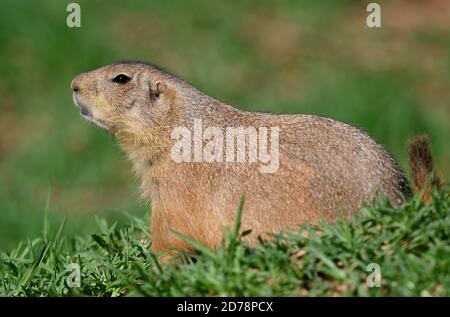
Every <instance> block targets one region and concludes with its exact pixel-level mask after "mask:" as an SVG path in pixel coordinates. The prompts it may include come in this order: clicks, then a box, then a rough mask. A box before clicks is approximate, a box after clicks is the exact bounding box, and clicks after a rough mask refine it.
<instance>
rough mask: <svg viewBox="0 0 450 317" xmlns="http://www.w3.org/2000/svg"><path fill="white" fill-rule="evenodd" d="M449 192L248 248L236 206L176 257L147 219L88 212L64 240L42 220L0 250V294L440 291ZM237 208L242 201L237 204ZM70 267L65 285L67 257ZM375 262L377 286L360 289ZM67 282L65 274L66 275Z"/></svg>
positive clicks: (379, 205)
mask: <svg viewBox="0 0 450 317" xmlns="http://www.w3.org/2000/svg"><path fill="white" fill-rule="evenodd" d="M449 195H450V192H449V191H448V190H445V191H443V192H441V193H438V192H437V191H435V192H434V193H433V196H432V199H431V201H430V202H429V203H423V202H422V200H421V197H420V195H416V197H414V198H413V199H411V200H409V201H407V202H406V203H404V204H403V205H402V206H400V207H398V208H395V207H393V206H391V205H390V204H389V203H388V202H386V201H378V202H374V203H372V204H370V205H367V206H366V207H364V208H363V209H362V210H361V212H360V213H359V214H358V215H356V216H355V217H354V218H353V219H352V221H351V223H348V222H346V221H341V222H338V223H336V224H325V223H323V224H321V225H319V226H318V227H316V228H311V227H308V226H305V227H302V230H301V231H300V232H303V233H304V232H308V237H305V234H300V233H295V232H290V233H281V234H279V235H275V236H274V238H273V240H270V241H260V242H259V243H258V244H257V245H256V246H254V247H248V246H246V245H245V243H244V242H243V240H242V239H241V238H242V237H243V236H245V235H247V234H251V232H249V231H247V230H245V228H241V227H240V217H241V215H242V212H245V204H244V205H241V207H240V208H238V212H237V221H236V225H235V227H234V228H232V230H231V231H229V232H228V233H227V235H226V239H225V240H224V243H223V245H222V247H221V248H219V249H218V250H215V251H214V250H210V249H208V248H206V247H204V246H202V245H201V244H199V243H197V242H195V241H192V240H190V239H189V238H187V237H182V238H183V239H185V240H186V241H188V242H189V243H191V244H192V245H193V246H195V247H196V249H197V250H198V251H199V252H198V253H197V254H181V255H180V258H179V260H178V265H176V266H174V265H171V264H165V263H160V262H159V261H158V259H157V257H156V256H155V255H154V254H152V253H151V252H150V251H149V247H150V244H151V235H150V234H149V233H148V225H147V221H142V219H140V218H136V217H133V216H130V218H129V221H128V223H127V224H126V225H123V226H120V227H119V226H117V224H113V225H108V224H107V222H106V221H105V220H104V219H96V220H97V224H98V233H94V234H91V235H83V236H75V237H73V238H67V236H66V235H65V234H64V231H63V227H64V222H63V223H62V224H61V225H60V227H59V229H58V230H56V231H53V230H51V229H50V227H49V226H48V224H45V225H44V230H43V233H42V235H41V236H40V237H38V238H36V239H30V240H28V241H25V242H23V243H21V244H20V245H19V246H18V247H16V248H15V249H14V250H12V251H10V252H7V253H2V254H1V257H0V259H1V261H0V294H2V295H7V296H48V295H50V296H61V295H71V296H73V295H88V296H128V295H146V296H324V295H339V296H344V295H359V296H379V295H387V296H448V295H450V291H449V290H450V258H449V256H448V255H449V254H450V196H449ZM242 206H243V207H244V208H242ZM73 263H76V264H78V265H79V267H80V271H81V275H80V285H78V286H76V287H72V286H73V284H72V285H71V284H69V283H70V281H73V280H72V279H71V278H70V274H71V273H72V272H73V271H71V270H70V267H69V265H70V264H73ZM371 263H376V264H378V265H379V267H380V270H381V271H380V273H381V285H380V287H368V284H367V281H368V280H371V281H372V277H371V276H369V275H370V274H371V273H372V271H370V270H368V265H369V264H371ZM68 281H69V282H68Z"/></svg>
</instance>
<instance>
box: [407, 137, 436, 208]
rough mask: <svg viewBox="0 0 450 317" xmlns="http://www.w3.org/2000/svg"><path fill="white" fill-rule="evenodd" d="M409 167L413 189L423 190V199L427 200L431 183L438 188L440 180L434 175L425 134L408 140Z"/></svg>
mask: <svg viewBox="0 0 450 317" xmlns="http://www.w3.org/2000/svg"><path fill="white" fill-rule="evenodd" d="M409 168H410V174H411V177H412V181H413V184H414V189H415V191H416V192H423V196H422V198H423V200H424V201H429V200H430V197H431V190H432V187H433V183H434V184H435V185H436V188H437V189H438V190H439V189H440V187H441V181H440V180H439V178H437V177H435V175H434V171H433V158H432V154H431V145H430V142H429V140H428V138H427V137H426V136H425V135H421V136H417V137H415V138H413V139H411V140H410V141H409Z"/></svg>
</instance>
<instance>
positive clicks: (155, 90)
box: [149, 80, 166, 99]
mask: <svg viewBox="0 0 450 317" xmlns="http://www.w3.org/2000/svg"><path fill="white" fill-rule="evenodd" d="M149 88H150V98H151V99H158V98H159V96H160V95H161V94H162V93H163V92H164V91H165V90H166V84H165V83H164V82H163V81H160V80H156V81H154V82H153V81H152V82H150V84H149Z"/></svg>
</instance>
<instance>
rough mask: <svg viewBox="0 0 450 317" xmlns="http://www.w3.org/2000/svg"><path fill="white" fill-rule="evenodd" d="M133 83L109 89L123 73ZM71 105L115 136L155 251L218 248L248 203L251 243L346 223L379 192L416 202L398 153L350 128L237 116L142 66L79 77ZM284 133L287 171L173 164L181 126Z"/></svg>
mask: <svg viewBox="0 0 450 317" xmlns="http://www.w3.org/2000/svg"><path fill="white" fill-rule="evenodd" d="M121 73H123V74H127V75H128V76H129V77H132V79H131V81H130V82H129V83H127V84H124V85H121V84H117V83H114V82H111V79H112V78H114V77H115V76H117V75H118V74H121ZM72 88H73V89H74V91H76V92H74V99H75V100H76V103H77V104H78V106H80V107H85V108H86V109H85V110H86V111H88V112H89V113H90V114H91V117H89V118H88V119H89V120H90V121H92V122H94V123H96V124H97V125H99V126H101V127H103V128H105V129H106V130H108V131H109V132H110V133H112V134H114V135H115V136H116V138H117V140H118V142H119V143H120V145H121V146H122V148H123V149H124V150H125V152H126V153H127V155H128V157H129V159H130V160H131V162H132V163H133V167H134V170H135V171H136V173H137V174H138V175H139V176H140V178H141V180H142V183H141V192H142V195H143V197H145V198H146V199H148V200H149V201H151V203H152V207H153V208H152V222H151V231H152V237H153V243H152V250H153V251H154V252H162V251H167V250H169V249H171V248H174V247H175V248H179V249H189V248H190V246H189V245H187V244H186V243H185V242H183V241H182V240H180V239H179V238H178V237H177V236H176V235H175V234H174V233H173V231H177V232H180V233H182V234H184V235H187V236H189V237H191V238H192V239H195V240H197V241H200V242H201V243H203V244H205V245H207V246H210V247H212V248H217V247H218V246H219V245H220V243H221V241H222V238H223V235H224V232H225V230H226V228H227V227H231V226H232V225H233V224H234V221H235V216H236V208H237V206H238V204H239V200H240V198H241V196H242V195H245V197H246V204H245V207H244V216H243V225H242V229H243V230H246V229H252V230H253V231H252V234H251V235H250V236H249V237H248V240H249V241H250V242H254V241H256V238H257V236H258V235H263V234H265V233H274V232H279V231H281V230H287V229H296V228H298V226H299V225H300V224H303V223H305V222H308V223H311V224H317V223H318V222H319V221H320V220H321V219H324V220H326V221H329V222H332V221H336V220H337V219H338V217H339V215H342V216H344V217H347V218H348V217H349V216H350V215H351V214H352V213H354V212H355V211H357V210H358V209H359V208H360V207H361V206H362V204H363V202H364V201H365V200H370V199H373V198H374V197H375V195H376V194H377V193H379V194H382V195H384V196H386V197H388V198H389V199H390V200H391V201H392V202H394V203H397V204H398V203H400V202H401V201H402V196H401V195H402V194H405V195H409V194H410V190H409V186H408V184H407V182H406V179H405V177H404V175H403V173H402V171H401V170H400V168H399V167H398V166H397V164H396V163H395V161H394V160H393V159H392V158H391V156H390V155H389V154H388V153H387V152H386V151H385V150H384V148H383V147H382V146H381V145H378V144H377V143H375V142H374V141H373V140H372V139H370V138H369V137H368V136H367V135H366V134H364V133H362V132H361V131H360V130H358V129H356V128H354V127H352V126H349V125H347V124H344V123H341V122H337V121H334V120H332V119H328V118H321V117H317V116H310V115H271V114H262V113H250V112H244V111H240V110H238V109H236V108H234V107H232V106H230V105H227V104H225V103H223V102H220V101H218V100H216V99H214V98H212V97H209V96H207V95H206V94H204V93H202V92H200V91H198V90H197V89H195V88H194V87H192V86H190V85H189V84H187V83H185V82H183V81H182V80H180V79H178V78H176V77H175V76H173V75H171V74H168V73H167V72H165V71H162V70H161V69H159V68H157V67H155V66H153V65H149V64H144V63H118V64H111V65H107V66H105V67H102V68H100V69H98V70H95V71H92V72H88V73H83V74H81V75H79V76H77V77H76V78H75V79H74V81H73V83H72ZM194 119H202V121H203V125H204V126H205V127H208V126H210V127H219V128H223V129H225V127H255V128H258V127H268V128H270V127H278V128H279V129H280V158H279V162H280V166H279V169H278V171H277V172H275V173H273V174H262V173H260V172H259V171H258V169H257V168H256V165H255V164H246V163H217V162H215V163H207V162H197V163H194V162H192V163H191V162H189V163H187V162H183V163H176V162H175V161H173V160H172V159H171V157H170V149H171V148H172V146H173V144H174V141H173V140H171V138H170V134H171V131H172V130H173V129H174V128H175V127H180V126H185V127H192V124H193V121H194Z"/></svg>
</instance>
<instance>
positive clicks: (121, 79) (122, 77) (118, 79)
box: [112, 74, 131, 84]
mask: <svg viewBox="0 0 450 317" xmlns="http://www.w3.org/2000/svg"><path fill="white" fill-rule="evenodd" d="M130 80H131V78H130V77H128V76H127V75H124V74H119V75H117V76H116V77H114V78H113V79H112V82H113V83H117V84H126V83H127V82H129V81H130Z"/></svg>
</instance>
